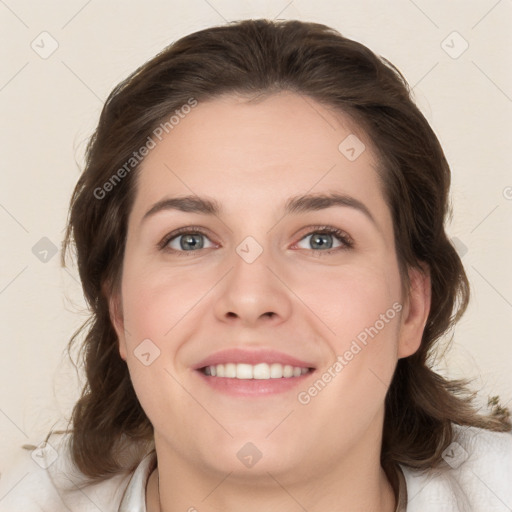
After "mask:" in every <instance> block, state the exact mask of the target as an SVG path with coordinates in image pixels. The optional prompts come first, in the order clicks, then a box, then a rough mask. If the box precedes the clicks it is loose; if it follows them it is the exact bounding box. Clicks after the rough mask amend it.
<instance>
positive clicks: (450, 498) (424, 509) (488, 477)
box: [0, 427, 512, 512]
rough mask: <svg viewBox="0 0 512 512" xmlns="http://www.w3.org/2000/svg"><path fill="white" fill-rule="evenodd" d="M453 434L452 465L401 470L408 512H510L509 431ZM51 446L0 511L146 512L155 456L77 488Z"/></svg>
mask: <svg viewBox="0 0 512 512" xmlns="http://www.w3.org/2000/svg"><path fill="white" fill-rule="evenodd" d="M456 432H457V437H456V443H457V444H453V446H451V447H450V448H449V449H448V450H447V451H446V458H445V460H447V461H448V462H449V464H450V465H451V466H453V467H448V468H447V469H445V470H430V471H427V472H424V473H420V472H418V471H415V470H411V469H409V468H407V467H403V466H402V470H403V473H404V475H405V479H406V482H407V498H408V505H407V512H511V511H512V433H494V432H489V431H486V430H481V429H477V428H464V427H456ZM64 437H65V436H62V438H63V439H64ZM50 444H51V441H50ZM55 444H56V443H55V442H54V444H53V447H54V448H56V449H57V452H59V453H58V457H57V459H56V460H55V461H54V462H53V463H52V464H51V465H50V466H49V467H48V468H47V469H44V468H43V467H40V465H38V464H37V463H36V462H35V461H34V460H33V459H32V457H31V455H32V454H31V453H30V452H26V453H25V454H24V457H23V459H22V460H20V461H19V463H18V465H17V466H15V467H14V468H13V471H12V472H11V473H10V475H2V476H1V478H0V512H69V511H72V512H98V510H100V511H101V512H146V506H145V487H146V483H147V479H148V477H149V474H150V473H151V471H152V469H153V467H154V463H155V453H154V452H151V453H149V454H147V455H146V457H144V459H143V460H142V461H141V463H140V464H139V465H138V467H137V468H136V469H135V471H133V472H131V473H126V472H125V473H123V474H119V475H116V476H114V477H112V478H109V479H107V480H104V481H102V482H100V483H99V484H96V485H94V486H88V487H85V488H84V489H82V490H79V489H78V488H77V485H76V484H78V483H79V482H80V474H79V473H78V472H77V470H76V468H74V467H73V465H72V464H71V459H70V457H69V454H68V452H67V451H66V450H65V449H62V448H63V447H64V446H65V443H63V444H59V445H58V446H55ZM59 448H60V450H59ZM42 455H43V456H42V457H35V458H36V459H37V460H38V461H39V462H40V460H39V459H41V460H42V461H43V462H42V465H43V466H44V465H45V464H47V463H49V462H51V461H52V456H55V455H56V453H55V452H53V450H52V449H46V450H43V453H42Z"/></svg>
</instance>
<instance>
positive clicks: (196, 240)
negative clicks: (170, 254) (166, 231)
mask: <svg viewBox="0 0 512 512" xmlns="http://www.w3.org/2000/svg"><path fill="white" fill-rule="evenodd" d="M202 236H203V235H200V234H190V235H182V236H181V240H180V247H181V248H182V249H183V250H185V251H188V250H190V249H202V248H203V245H204V242H203V239H202ZM187 244H189V245H187Z"/></svg>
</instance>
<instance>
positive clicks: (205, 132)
mask: <svg viewBox="0 0 512 512" xmlns="http://www.w3.org/2000/svg"><path fill="white" fill-rule="evenodd" d="M156 142H157V144H156V146H155V147H154V149H152V150H151V151H150V153H149V155H148V156H147V157H146V158H145V160H144V161H143V162H142V164H141V166H140V169H139V176H138V185H137V189H138V190H137V194H136V201H135V205H134V211H133V212H132V213H133V215H134V216H142V215H144V213H145V210H144V209H145V208H146V209H147V206H148V204H150V203H154V202H157V201H158V200H161V199H162V198H163V197H164V196H166V195H167V196H172V195H190V194H197V195H200V196H205V195H206V196H209V197H214V198H215V199H216V200H218V201H219V202H220V203H221V204H223V205H225V206H226V210H227V212H226V213H229V207H230V206H232V207H233V212H234V209H235V208H238V209H239V210H238V211H240V209H244V210H246V211H252V212H255V211H258V210H261V209H262V208H264V207H267V206H268V205H269V203H273V204H275V205H276V206H277V205H280V204H282V203H284V202H286V199H287V198H288V197H291V196H294V195H297V194H306V193H321V192H326V191H338V192H341V193H346V194H350V195H351V196H354V197H356V198H358V199H360V200H362V201H364V200H366V201H367V202H370V203H371V205H372V208H374V209H377V210H378V209H379V208H386V205H385V203H384V199H383V194H382V192H381V185H380V180H379V176H378V173H377V171H376V159H375V157H374V154H373V150H372V147H371V141H369V140H368V139H367V137H366V135H365V134H364V132H363V131H362V130H361V129H360V128H359V127H358V126H357V125H356V124H355V123H354V122H353V121H352V120H351V119H350V118H349V117H348V116H347V115H344V114H342V113H339V112H334V111H333V110H331V109H329V108H327V107H325V106H323V105H321V104H319V103H318V102H315V101H314V100H313V99H311V98H309V97H306V96H302V95H298V94H295V93H287V92H286V93H279V94H275V95H272V96H269V97H266V98H264V99H260V100H257V101H248V99H247V98H242V97H238V96H233V95H230V96H223V97H219V98H216V99H214V100H211V101H208V102H199V103H198V105H197V106H196V107H195V108H193V109H192V110H191V111H190V113H189V114H187V115H185V116H183V117H182V118H180V120H179V123H178V124H175V125H174V126H173V128H172V129H171V130H170V131H169V133H168V134H167V135H165V136H164V137H163V138H162V140H161V141H160V142H159V141H156ZM375 213H376V215H378V214H379V212H378V211H377V212H375Z"/></svg>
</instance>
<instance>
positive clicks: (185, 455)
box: [0, 20, 512, 512]
mask: <svg viewBox="0 0 512 512" xmlns="http://www.w3.org/2000/svg"><path fill="white" fill-rule="evenodd" d="M449 183H450V170H449V167H448V164H447V162H446V160H445V157H444V154H443V151H442V149H441V147H440V144H439V142H438V140H437V138H436V136H435V134H434V133H433V131H432V129H431V128H430V126H429V125H428V123H427V121H426V120H425V118H424V117H423V115H422V114H421V113H420V112H419V110H418V109H417V107H416V106H415V105H414V103H413V102H412V100H411V98H410V95H409V91H408V87H407V84H406V82H405V79H404V78H403V77H402V76H401V74H400V73H399V71H398V70H396V68H394V67H393V66H392V65H391V64H390V63H388V62H387V61H385V60H384V59H382V58H379V57H377V56H375V55H374V54H373V53H372V52H371V51H370V50H369V49H367V48H366V47H364V46H363V45H361V44H359V43H356V42H354V41H351V40H349V39H347V38H344V37H342V36H341V35H340V34H339V33H337V32H336V31H334V30H332V29H330V28H328V27H325V26H323V25H318V24H313V23H302V22H298V21H289V22H269V21H266V20H251V21H243V22H238V23H233V24H230V25H226V26H221V27H215V28H211V29H208V30H203V31H200V32H197V33H194V34H191V35H189V36H187V37H185V38H183V39H181V40H179V41H178V42H176V43H174V44H173V45H171V46H170V47H168V48H167V49H165V50H164V51H163V52H162V53H161V54H159V55H158V56H156V57H155V58H154V59H152V60H151V61H150V62H148V63H146V64H145V65H144V66H142V67H141V68H140V69H138V70H137V71H135V73H133V74H132V75H131V76H130V77H129V78H128V79H127V80H125V81H124V82H122V83H121V84H120V85H119V86H117V87H116V88H115V90H114V91H113V92H112V94H111V95H110V97H109V98H108V100H107V102H106V105H105V107H104V109H103V112H102V114H101V118H100V121H99V125H98V128H97V131H96V133H95V134H94V136H93V138H92V139H91V141H90V144H89V146H88V152H87V165H86V168H85V170H84V172H83V174H82V176H81V178H80V180H79V182H78V184H77V187H76V189H75V192H74V195H73V198H72V202H71V208H70V217H69V224H68V230H67V235H66V240H65V247H66V248H68V249H69V248H70V247H71V246H72V244H74V245H75V246H76V254H77V263H78V268H79V272H80V277H81V280H82V284H83V289H84V292H85V295H86V297H87V300H88V302H89V304H90V306H91V309H92V317H91V321H90V322H89V323H88V324H87V325H86V326H85V327H84V332H85V339H84V341H83V356H84V365H85V372H86V377H87V385H86V387H85V389H84V390H83V393H82V396H81V398H80V400H79V401H78V403H77V404H76V406H75V408H74V411H73V416H72V419H71V425H70V429H69V431H68V432H65V433H63V434H64V435H60V434H62V433H60V434H59V433H51V434H50V435H49V436H48V441H49V444H48V445H47V447H46V448H44V449H43V450H40V452H39V453H37V454H36V456H35V457H34V458H37V457H39V458H40V459H41V460H42V461H45V462H43V463H42V467H43V468H44V469H43V470H42V471H40V472H38V473H37V475H30V477H29V478H27V479H26V480H25V481H24V482H23V483H22V484H21V485H20V486H19V487H18V489H15V490H13V492H12V493H10V495H8V496H7V497H6V498H5V499H4V500H3V502H0V504H2V506H3V507H4V508H2V510H13V508H16V507H18V508H17V510H21V509H23V510H27V511H29V510H40V509H41V510H42V509H44V510H52V511H57V510H76V511H82V510H97V509H100V510H103V511H107V510H109V511H110V510H112V511H125V512H126V511H144V510H147V511H148V512H157V511H162V512H174V511H177V510H189V511H193V510H198V511H201V512H202V511H208V510H224V511H231V510H244V511H252V510H280V511H295V510H307V511H310V512H312V511H316V510H332V511H356V510H357V511H363V510H364V511H377V510H378V511H383V512H392V511H403V510H406V509H407V510H408V511H421V512H428V511H430V510H432V511H434V510H435V511H436V512H439V511H441V510H442V511H444V510H446V511H448V510H449V511H452V510H472V511H484V510H485V511H498V510H510V508H511V507H512V494H511V490H510V485H509V484H510V482H511V481H512V437H511V435H510V429H511V425H510V421H509V419H508V416H509V415H508V411H507V410H505V409H504V408H502V407H500V406H499V405H498V404H497V402H496V401H493V402H492V404H491V405H493V408H492V410H491V411H490V412H489V413H488V414H487V415H484V414H479V413H478V412H477V411H476V410H475V407H474V406H473V405H472V402H471V395H470V394H469V393H468V392H467V391H466V388H465V384H464V383H462V382H458V381H457V382H454V381H449V380H447V379H445V378H443V377H441V376H440V375H438V374H437V373H435V372H434V371H433V370H432V369H431V368H430V366H429V356H430V355H431V354H432V351H433V350H434V348H435V345H436V342H437V341H438V340H439V339H440V338H441V337H442V336H443V335H444V334H446V333H447V332H448V331H449V330H450V328H451V327H452V326H453V325H454V323H455V322H456V321H457V320H458V319H459V318H460V316H461V315H462V314H463V312H464V310H465V308H466V306H467V303H468V299H469V286H468V281H467V278H466V275H465V273H464V269H463V267H462V264H461V261H460V258H459V257H458V255H457V253H456V251H455V249H454V247H453V246H452V245H451V243H450V242H449V240H448V238H447V235H446V233H445V231H444V227H443V223H444V220H445V217H446V215H447V211H448V192H449ZM72 341H73V340H72ZM45 466H46V467H45ZM24 486H25V487H24ZM36 488H37V490H36ZM24 489H25V490H24ZM26 489H30V491H27V490H26ZM34 504H37V505H34ZM38 506H39V507H40V508H37V507H38ZM5 507H11V508H5Z"/></svg>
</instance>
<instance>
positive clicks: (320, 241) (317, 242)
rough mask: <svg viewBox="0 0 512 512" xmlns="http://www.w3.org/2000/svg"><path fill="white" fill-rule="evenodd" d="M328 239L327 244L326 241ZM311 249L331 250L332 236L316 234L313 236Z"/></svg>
mask: <svg viewBox="0 0 512 512" xmlns="http://www.w3.org/2000/svg"><path fill="white" fill-rule="evenodd" d="M326 239H327V242H326V241H325V240H326ZM311 247H313V249H325V248H327V249H331V248H332V235H329V234H328V233H316V234H314V235H311Z"/></svg>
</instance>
